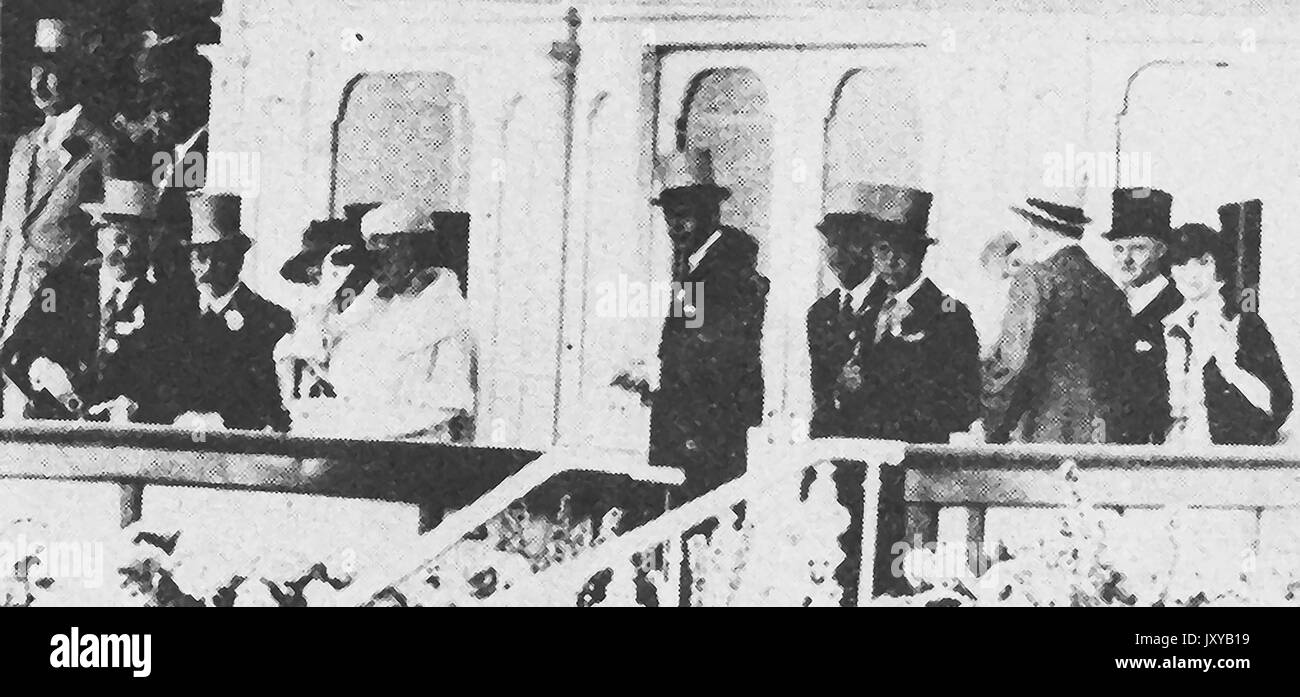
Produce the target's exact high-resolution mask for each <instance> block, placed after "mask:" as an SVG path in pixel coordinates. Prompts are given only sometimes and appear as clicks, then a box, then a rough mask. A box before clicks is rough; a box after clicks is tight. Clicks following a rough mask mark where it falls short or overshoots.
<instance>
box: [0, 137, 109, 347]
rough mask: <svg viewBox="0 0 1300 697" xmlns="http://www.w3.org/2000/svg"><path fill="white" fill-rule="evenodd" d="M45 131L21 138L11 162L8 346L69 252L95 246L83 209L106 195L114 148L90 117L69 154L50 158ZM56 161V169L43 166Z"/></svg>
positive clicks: (4, 239)
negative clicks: (44, 146) (44, 144)
mask: <svg viewBox="0 0 1300 697" xmlns="http://www.w3.org/2000/svg"><path fill="white" fill-rule="evenodd" d="M42 133H43V127H37V128H35V129H33V130H31V131H29V132H27V133H24V134H23V135H21V136H19V137H18V140H16V141H15V142H14V149H13V153H12V154H11V155H10V156H9V172H8V177H7V179H6V182H5V199H4V208H3V210H2V211H0V254H2V256H0V264H2V269H3V270H2V271H0V284H2V285H0V315H2V314H3V313H4V309H3V308H4V307H6V306H7V308H8V318H7V319H6V320H5V321H4V326H3V327H0V332H2V334H3V336H0V340H5V339H8V338H9V334H10V333H11V332H12V331H13V326H14V325H15V324H17V322H18V318H19V317H22V316H23V313H24V312H25V311H26V310H27V306H28V304H29V303H30V301H31V297H32V293H34V292H35V290H36V288H37V287H38V286H39V285H40V282H41V281H42V280H43V278H44V276H45V273H46V272H47V271H48V270H50V269H52V268H54V267H56V266H58V265H59V264H60V263H62V262H63V260H64V259H65V258H66V257H67V255H68V252H69V250H71V249H72V248H73V247H74V246H77V245H78V244H81V243H90V242H93V238H92V235H91V229H90V225H89V219H88V218H87V217H86V216H85V215H83V214H82V211H81V205H82V204H83V203H90V202H93V201H97V200H99V199H100V197H101V196H102V195H103V179H104V176H105V174H106V173H107V169H108V162H109V158H110V155H111V152H112V144H111V141H110V139H109V137H108V135H107V134H106V133H105V132H104V131H102V130H101V129H99V128H98V127H97V126H95V125H94V124H93V123H91V122H90V121H89V120H88V119H86V117H85V116H78V117H77V119H76V121H75V123H74V124H73V126H72V129H71V130H70V131H69V134H68V137H67V138H66V139H65V140H64V141H63V147H62V149H61V151H51V152H49V153H43V152H42V151H41V142H40V141H41V135H42ZM47 154H48V155H49V156H50V158H51V159H52V162H51V164H50V165H48V166H46V167H42V166H41V160H42V157H41V156H45V155H47Z"/></svg>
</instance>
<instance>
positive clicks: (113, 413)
mask: <svg viewBox="0 0 1300 697" xmlns="http://www.w3.org/2000/svg"><path fill="white" fill-rule="evenodd" d="M156 201H157V191H156V190H154V188H153V187H152V186H150V185H149V184H146V183H144V182H134V181H122V180H116V179H109V180H106V182H105V185H104V201H103V202H102V203H96V204H86V205H85V206H84V208H85V209H86V211H87V213H89V214H90V215H91V216H92V218H93V220H94V224H95V227H96V241H97V244H96V245H92V244H81V245H79V246H78V247H75V248H74V249H73V250H72V251H71V252H70V255H69V257H68V259H66V260H65V261H64V263H63V264H61V265H59V266H58V267H56V268H55V269H53V270H52V271H51V272H50V273H49V274H48V275H47V276H46V278H45V281H44V283H43V284H42V285H41V287H40V288H39V289H38V291H37V294H36V296H35V299H34V301H33V302H32V304H31V306H30V307H29V308H28V310H27V312H26V313H25V314H24V315H23V316H22V318H21V319H20V320H19V322H18V323H17V325H16V327H15V329H14V333H13V335H12V336H11V337H10V338H9V340H8V341H7V342H6V343H5V345H4V348H3V349H2V350H0V365H3V366H4V370H5V372H6V374H7V375H8V376H9V378H10V380H12V381H13V384H14V385H16V386H17V387H18V388H20V389H21V390H22V392H23V394H25V395H26V396H27V398H28V400H29V402H28V405H27V409H26V414H27V416H28V417H30V418H49V419H73V418H90V419H104V418H107V419H109V420H112V421H146V422H154V423H165V422H168V421H170V419H171V418H172V417H174V416H175V414H176V412H175V410H174V409H175V405H174V401H173V398H174V394H173V393H170V392H169V391H168V388H167V385H166V384H165V383H164V382H162V381H159V380H156V379H155V373H156V371H157V370H158V366H159V362H160V361H163V360H165V359H166V356H167V354H168V353H169V349H170V348H171V347H172V344H171V343H170V336H169V335H170V334H171V332H173V331H174V330H175V322H176V317H175V316H174V315H172V314H169V307H170V304H169V303H168V302H167V301H166V299H165V298H164V297H163V295H164V294H163V293H161V292H160V290H159V289H158V288H156V287H155V286H154V285H153V284H151V283H150V282H149V281H148V280H147V278H145V272H146V270H147V269H148V265H149V244H150V239H151V236H152V232H153V230H152V228H153V226H154V223H155V203H156Z"/></svg>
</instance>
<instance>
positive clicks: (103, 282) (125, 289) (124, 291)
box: [99, 271, 139, 308]
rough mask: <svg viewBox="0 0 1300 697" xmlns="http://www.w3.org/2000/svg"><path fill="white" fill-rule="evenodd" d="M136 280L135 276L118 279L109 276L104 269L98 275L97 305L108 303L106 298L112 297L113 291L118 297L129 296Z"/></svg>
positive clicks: (102, 305)
mask: <svg viewBox="0 0 1300 697" xmlns="http://www.w3.org/2000/svg"><path fill="white" fill-rule="evenodd" d="M138 281H139V279H136V278H128V279H126V280H119V279H117V278H113V277H112V276H110V275H109V274H108V273H107V272H106V271H101V272H100V275H99V306H100V307H101V308H102V307H104V306H106V305H108V300H109V298H112V297H113V294H114V293H117V294H118V297H119V298H128V297H130V296H131V291H132V290H134V289H135V284H136V283H137V282H138Z"/></svg>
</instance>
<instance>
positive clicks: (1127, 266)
mask: <svg viewBox="0 0 1300 697" xmlns="http://www.w3.org/2000/svg"><path fill="white" fill-rule="evenodd" d="M1172 205H1173V197H1172V196H1170V195H1169V194H1168V193H1166V192H1164V191H1160V190H1159V189H1147V188H1141V189H1116V190H1115V191H1114V192H1113V194H1112V196H1111V228H1110V230H1109V231H1108V232H1106V234H1104V235H1102V236H1103V237H1105V238H1106V239H1107V240H1110V241H1111V244H1112V246H1111V252H1112V253H1113V254H1114V256H1115V267H1116V279H1117V280H1118V281H1119V285H1120V289H1121V290H1123V291H1124V295H1125V296H1126V297H1127V299H1128V308H1129V311H1130V312H1131V313H1132V315H1133V320H1134V327H1133V331H1134V336H1133V340H1134V341H1133V352H1134V362H1133V373H1132V374H1131V375H1130V376H1129V377H1128V379H1127V381H1126V382H1128V384H1129V385H1130V387H1131V389H1132V391H1133V399H1132V400H1130V402H1129V404H1128V407H1129V414H1128V418H1129V423H1130V424H1131V426H1132V432H1131V433H1129V434H1128V435H1127V436H1126V437H1125V438H1124V441H1125V442H1131V443H1160V442H1162V441H1163V440H1164V437H1165V434H1166V433H1168V432H1169V427H1170V425H1171V424H1172V421H1171V417H1170V414H1169V396H1168V395H1169V384H1168V377H1167V376H1166V375H1165V341H1164V319H1165V317H1168V316H1169V313H1171V312H1173V311H1174V310H1176V309H1178V307H1179V306H1181V305H1182V304H1183V294H1182V293H1180V292H1178V289H1177V288H1176V287H1175V286H1174V283H1173V281H1172V280H1171V279H1170V278H1169V276H1168V275H1167V273H1166V264H1165V253H1166V251H1167V249H1168V244H1169V238H1170V234H1171V231H1170V227H1169V212H1170V208H1171V207H1172Z"/></svg>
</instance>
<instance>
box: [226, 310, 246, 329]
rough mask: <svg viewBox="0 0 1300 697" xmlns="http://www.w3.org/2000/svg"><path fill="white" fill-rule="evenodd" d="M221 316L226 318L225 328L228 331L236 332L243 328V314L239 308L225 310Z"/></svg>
mask: <svg viewBox="0 0 1300 697" xmlns="http://www.w3.org/2000/svg"><path fill="white" fill-rule="evenodd" d="M221 316H222V318H223V319H225V320H226V328H227V329H229V330H230V331H232V332H237V331H239V330H240V329H243V328H244V316H243V315H241V314H240V313H239V310H226V311H225V312H223V313H222V315H221Z"/></svg>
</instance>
